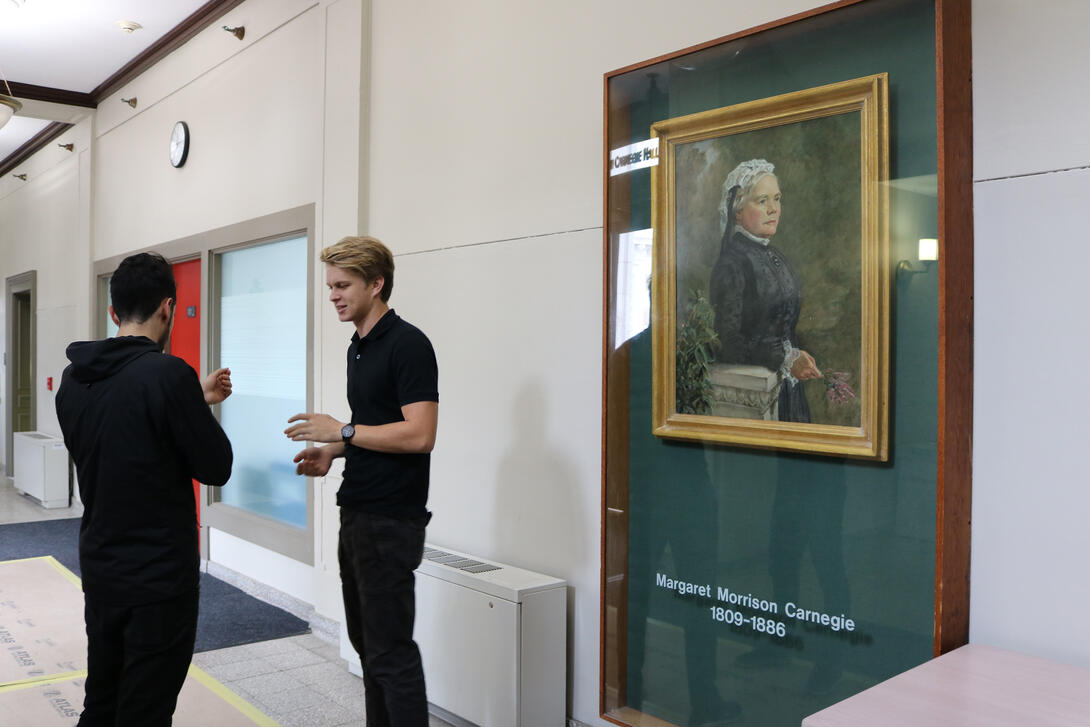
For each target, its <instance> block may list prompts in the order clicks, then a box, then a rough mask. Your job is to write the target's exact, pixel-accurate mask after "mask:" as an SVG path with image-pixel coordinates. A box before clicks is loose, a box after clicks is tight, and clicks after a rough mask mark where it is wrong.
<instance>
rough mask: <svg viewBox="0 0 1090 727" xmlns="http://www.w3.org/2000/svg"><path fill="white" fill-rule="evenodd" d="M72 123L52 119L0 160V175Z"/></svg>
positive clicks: (66, 129) (13, 167)
mask: <svg viewBox="0 0 1090 727" xmlns="http://www.w3.org/2000/svg"><path fill="white" fill-rule="evenodd" d="M72 126H73V125H72V124H65V123H62V122H60V121H54V122H53V123H52V124H50V125H49V126H47V127H45V128H44V129H42V130H41V131H39V132H38V133H37V134H35V135H34V136H32V137H30V138H29V139H27V141H26V143H25V144H23V145H22V146H20V147H19V148H18V149H16V150H15V151H13V152H12V153H11V154H9V155H8V156H7V158H6V159H3V160H0V177H2V176H4V175H5V174H7V173H8V172H10V171H11V170H12V169H15V167H17V166H19V165H20V164H22V163H23V162H25V161H26V160H27V159H29V158H30V157H31V156H33V155H34V153H35V152H37V151H38V150H39V149H41V148H42V147H43V146H45V145H46V144H48V143H49V142H51V141H53V140H54V139H56V138H57V137H58V136H60V135H61V134H63V133H64V132H66V131H68V130H69V129H71V128H72Z"/></svg>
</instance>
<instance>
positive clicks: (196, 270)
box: [170, 258, 201, 527]
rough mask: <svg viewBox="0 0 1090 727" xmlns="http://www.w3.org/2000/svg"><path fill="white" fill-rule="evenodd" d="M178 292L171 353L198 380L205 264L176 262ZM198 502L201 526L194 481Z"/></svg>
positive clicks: (198, 261)
mask: <svg viewBox="0 0 1090 727" xmlns="http://www.w3.org/2000/svg"><path fill="white" fill-rule="evenodd" d="M172 267H173V268H174V283H175V285H176V286H177V289H178V292H177V296H176V300H175V303H174V328H173V330H171V332H170V353H171V355H173V356H177V357H178V358H180V359H182V360H183V361H185V362H186V363H187V364H189V365H190V366H191V367H192V368H193V370H194V371H196V372H197V378H200V376H201V261H200V258H198V259H196V260H187V261H186V262H183V263H174V265H173V266H172ZM193 497H194V499H195V500H196V501H197V526H198V527H199V526H200V524H201V484H200V483H199V482H197V481H196V480H193Z"/></svg>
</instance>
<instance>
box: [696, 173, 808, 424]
mask: <svg viewBox="0 0 1090 727" xmlns="http://www.w3.org/2000/svg"><path fill="white" fill-rule="evenodd" d="M773 170H774V167H773V165H772V164H770V163H768V162H767V161H765V160H764V159H750V160H749V161H745V162H742V163H741V164H739V165H738V166H737V167H735V168H734V170H733V171H731V173H730V174H728V175H727V179H726V181H725V182H724V183H723V200H722V202H721V203H720V205H719V214H720V221H721V223H722V227H723V241H722V244H721V247H720V251H719V259H718V260H717V261H716V263H715V267H714V268H713V269H712V274H711V281H710V284H709V294H710V297H711V305H712V309H713V311H714V312H715V329H716V333H717V334H718V335H719V342H720V349H719V354H718V358H719V360H720V361H721V362H723V363H728V364H750V365H757V366H764V367H765V368H768V369H770V370H772V371H774V372H777V374H778V376H779V379H780V393H779V419H780V421H786V422H809V421H810V405H809V404H808V403H807V401H806V393H805V391H804V390H803V383H804V382H805V381H807V380H809V379H818V378H821V376H822V373H821V371H820V370H819V369H818V367H817V364H816V362H815V361H814V357H813V356H811V355H810V354H809V353H807V352H806V351H803V350H802V349H801V348H799V341H798V337H797V335H796V333H795V326H796V325H797V324H798V320H799V309H800V308H801V302H802V295H801V291H800V284H799V276H798V274H797V273H796V272H795V270H794V268H792V266H791V264H790V263H789V262H788V260H787V258H786V257H785V256H784V254H783V253H782V252H780V250H779V249H777V248H776V246H774V245H773V244H772V236H773V235H775V234H776V228H777V227H778V226H779V223H780V185H779V181H778V180H777V178H776V175H775V174H773V173H772V172H773Z"/></svg>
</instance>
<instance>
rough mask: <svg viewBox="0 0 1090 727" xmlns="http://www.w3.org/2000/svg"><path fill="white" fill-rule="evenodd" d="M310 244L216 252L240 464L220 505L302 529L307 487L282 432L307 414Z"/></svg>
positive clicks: (225, 414) (228, 425)
mask: <svg viewBox="0 0 1090 727" xmlns="http://www.w3.org/2000/svg"><path fill="white" fill-rule="evenodd" d="M306 254H307V240H306V238H305V237H298V238H294V239H290V240H283V241H280V242H273V243H268V244H264V245H257V246H254V247H247V248H244V249H241V250H232V251H230V252H225V253H223V254H221V255H218V256H217V258H216V261H217V263H218V273H219V301H218V304H217V310H218V314H219V320H218V325H217V327H216V335H217V337H218V351H219V361H218V362H216V364H215V366H216V368H218V367H221V366H226V367H228V368H230V369H231V380H232V382H233V384H234V393H233V394H232V395H231V397H230V398H229V399H227V401H225V402H223V404H221V405H220V423H221V424H222V425H223V429H224V431H225V432H227V436H228V437H230V439H231V446H232V447H233V448H234V454H235V464H234V468H233V471H232V473H231V479H230V481H229V482H228V483H227V486H226V487H224V488H223V490H222V491H221V497H222V500H221V501H222V502H224V503H226V504H228V505H232V506H234V507H238V508H242V509H244V510H248V511H250V512H252V513H255V514H257V515H262V516H264V517H268V518H272V519H274V520H278V521H280V522H283V523H286V524H288V525H291V526H293V527H297V528H306V526H307V502H306V487H305V485H304V481H303V480H302V479H301V478H299V477H297V476H296V475H295V467H294V465H293V464H292V457H293V456H294V455H295V453H296V452H298V451H299V449H300V448H301V446H300V444H299V443H297V442H292V441H291V440H289V439H287V438H286V437H285V436H284V434H283V430H284V428H285V427H286V426H287V421H288V418H289V417H291V416H292V415H293V414H297V413H299V412H302V411H305V410H306V372H307V364H306V350H307V347H306V332H307V329H306V312H307V297H306V294H307V273H306V271H307V258H306Z"/></svg>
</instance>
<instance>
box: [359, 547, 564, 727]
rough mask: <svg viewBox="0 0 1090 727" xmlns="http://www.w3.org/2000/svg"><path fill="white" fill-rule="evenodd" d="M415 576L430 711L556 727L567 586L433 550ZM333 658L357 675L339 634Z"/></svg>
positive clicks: (560, 712)
mask: <svg viewBox="0 0 1090 727" xmlns="http://www.w3.org/2000/svg"><path fill="white" fill-rule="evenodd" d="M447 556H449V557H447ZM436 558H438V559H439V560H442V561H447V562H437V560H435V559H436ZM448 563H450V564H448ZM474 564H476V565H474ZM458 566H461V567H458ZM465 567H468V568H470V570H471V571H472V570H478V571H482V570H484V569H485V568H492V569H490V570H487V571H485V572H476V573H474V572H470V571H466V570H463V569H462V568H465ZM416 576H417V578H416V630H415V632H414V638H415V639H416V642H417V644H419V646H420V654H421V658H422V659H423V661H424V678H425V681H426V682H427V688H428V702H430V703H431V704H432V705H434V706H436V707H439V708H440V709H442V710H443V711H444V712H447V713H449V715H454V716H456V717H459V718H460V719H461V720H464V721H465V722H466V723H468V724H473V725H479V726H480V727H561V726H562V725H563V724H564V719H565V711H566V707H567V693H566V689H567V583H566V582H565V581H563V580H560V579H559V578H552V577H550V576H546V575H542V574H540V573H534V572H532V571H528V570H523V569H522V568H515V567H514V566H509V565H505V564H502V563H496V562H494V561H487V560H483V559H481V558H476V557H474V556H469V555H466V554H465V553H460V552H458V551H455V550H450V549H449V548H440V547H438V546H432V545H427V546H425V559H424V561H423V562H422V563H421V564H420V567H419V568H418V569H417V571H416ZM341 654H342V656H345V657H346V658H348V659H349V662H350V668H351V670H352V671H353V672H355V673H357V674H358V673H360V669H359V659H358V657H356V654H355V652H353V651H352V647H351V645H348V644H347V637H346V636H345V635H344V631H343V628H342V638H341Z"/></svg>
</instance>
